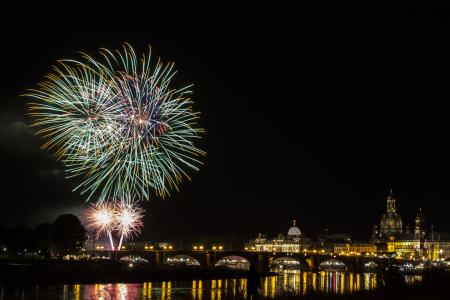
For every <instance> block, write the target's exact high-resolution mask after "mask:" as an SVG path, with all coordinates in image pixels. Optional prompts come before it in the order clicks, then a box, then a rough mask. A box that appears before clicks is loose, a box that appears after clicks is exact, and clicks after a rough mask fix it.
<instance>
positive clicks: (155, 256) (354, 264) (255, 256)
mask: <svg viewBox="0 0 450 300" xmlns="http://www.w3.org/2000/svg"><path fill="white" fill-rule="evenodd" d="M94 253H95V255H96V256H100V257H101V256H105V257H109V258H110V259H114V260H118V259H121V258H122V257H126V256H140V257H142V258H145V259H147V260H148V261H149V262H151V263H156V264H161V263H164V262H165V261H166V260H167V259H169V258H173V257H175V256H177V255H187V256H190V257H192V258H195V259H196V260H197V261H198V262H199V263H200V265H201V266H209V267H214V266H215V264H216V263H217V262H218V261H219V260H220V259H222V258H224V257H227V256H240V257H242V258H245V259H246V260H248V261H249V262H250V263H253V264H255V265H256V267H257V268H258V269H260V270H269V265H270V263H271V262H272V261H273V260H275V259H277V258H290V259H292V260H296V261H298V262H300V268H301V270H303V271H315V270H318V269H319V265H320V264H321V263H322V262H324V261H327V260H330V259H335V260H338V261H340V262H342V263H344V264H345V271H349V272H359V271H363V270H364V265H365V264H366V263H368V262H371V261H372V262H375V263H376V264H377V265H378V266H379V267H384V266H387V264H388V259H386V258H377V257H367V256H345V255H336V257H334V256H332V255H329V254H328V255H326V254H306V255H305V254H302V253H275V254H274V253H272V252H256V251H219V250H199V251H184V250H143V251H94ZM395 263H396V264H397V265H402V264H405V263H410V264H415V262H414V261H410V260H397V259H396V260H395Z"/></svg>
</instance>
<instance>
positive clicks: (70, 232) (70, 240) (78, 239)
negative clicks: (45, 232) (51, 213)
mask: <svg viewBox="0 0 450 300" xmlns="http://www.w3.org/2000/svg"><path fill="white" fill-rule="evenodd" d="M50 236H51V244H52V247H51V248H53V249H54V250H55V251H56V253H58V254H62V255H63V254H68V253H74V252H76V251H78V250H80V249H81V248H82V247H83V246H84V243H85V241H86V229H84V226H83V225H81V222H80V220H79V219H78V217H77V216H75V215H72V214H63V215H60V216H58V217H57V218H56V219H55V221H54V222H53V224H52V225H51V228H50Z"/></svg>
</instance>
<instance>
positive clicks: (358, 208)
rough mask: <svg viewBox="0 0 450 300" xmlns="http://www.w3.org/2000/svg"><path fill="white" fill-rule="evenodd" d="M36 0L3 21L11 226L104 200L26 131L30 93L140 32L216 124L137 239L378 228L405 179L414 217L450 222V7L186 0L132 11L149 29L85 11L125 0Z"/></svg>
mask: <svg viewBox="0 0 450 300" xmlns="http://www.w3.org/2000/svg"><path fill="white" fill-rule="evenodd" d="M33 5H34V4H30V5H29V6H26V7H20V10H19V7H17V9H16V10H14V9H13V10H12V11H20V12H21V13H20V15H17V20H18V24H19V25H17V26H15V27H14V30H10V31H6V32H5V38H4V39H5V41H7V43H8V45H9V46H8V47H3V48H2V50H1V51H2V54H3V57H4V58H6V59H7V61H6V62H5V63H4V64H5V70H7V71H5V73H6V72H7V73H8V76H7V78H5V79H4V80H3V81H2V83H3V91H4V93H3V94H2V96H1V99H2V104H3V109H2V111H1V112H0V125H1V128H2V129H1V131H0V144H1V148H0V153H1V154H2V157H3V158H4V161H5V163H4V171H3V172H2V180H1V182H2V185H1V188H2V190H3V191H4V192H5V196H4V199H3V201H2V210H1V213H0V223H1V224H2V225H3V226H11V225H13V224H15V223H18V222H23V223H26V224H28V225H29V226H35V225H37V224H38V223H42V222H52V221H53V219H54V218H55V217H56V216H57V215H59V214H61V213H66V212H70V213H74V214H77V215H80V213H81V211H82V209H83V205H84V206H87V205H89V203H90V202H89V203H85V200H86V198H87V197H85V196H84V195H80V194H79V192H78V191H75V192H72V190H73V189H74V187H75V186H76V185H77V184H79V183H80V182H79V181H77V180H76V179H75V180H74V179H64V175H65V171H66V170H65V167H64V166H63V164H62V163H61V162H57V161H56V160H55V159H54V157H52V155H53V153H52V152H51V151H47V150H40V147H41V146H42V144H43V140H42V139H41V138H40V137H39V136H35V129H34V128H32V127H28V126H29V125H30V124H31V123H32V120H31V119H30V118H29V117H28V116H27V115H26V114H27V113H28V112H27V107H26V103H27V102H30V101H31V100H30V99H29V98H26V97H20V95H22V94H26V93H27V91H26V89H29V88H36V84H37V83H38V82H41V81H42V80H44V76H45V75H47V74H48V73H49V72H50V71H51V66H52V65H55V64H56V63H55V62H56V61H57V60H59V59H76V58H78V57H79V54H78V51H81V52H86V53H93V54H95V53H98V49H99V48H102V47H105V48H110V49H118V48H119V47H120V45H121V44H123V43H124V42H128V43H129V44H130V45H132V46H133V48H134V49H135V50H136V52H137V53H143V52H146V51H147V49H148V45H151V47H152V53H153V54H152V55H154V56H153V58H159V57H160V58H161V61H164V62H172V61H173V62H174V63H175V69H176V70H177V71H178V73H177V74H176V76H175V77H174V83H175V85H176V86H187V85H189V84H194V86H193V88H192V90H193V92H194V93H193V95H192V97H191V98H192V100H193V101H194V102H195V109H196V110H198V111H200V112H201V114H200V119H199V126H200V127H202V128H205V134H203V135H202V138H201V139H200V140H199V142H198V147H199V148H200V149H202V150H205V151H206V153H207V155H206V156H205V157H204V158H202V162H204V165H202V166H201V167H200V170H199V171H197V172H194V171H193V170H189V171H192V172H189V176H190V177H191V179H192V181H189V180H188V179H184V180H183V181H182V182H181V184H180V185H179V189H180V190H179V191H178V192H177V191H176V190H173V189H172V190H171V191H170V192H171V197H166V198H164V199H162V198H161V197H156V196H153V197H150V201H141V202H139V203H140V204H141V205H142V206H143V208H144V209H145V211H146V213H145V217H144V219H143V224H144V227H143V228H142V234H141V236H140V237H139V240H155V241H165V239H177V238H180V237H183V236H193V235H198V236H203V235H207V234H215V235H221V234H227V235H231V234H235V235H238V236H240V237H242V238H245V239H250V238H255V237H256V236H257V234H258V233H266V234H268V235H270V236H272V237H274V236H276V235H277V234H278V233H280V232H279V231H281V230H284V231H286V230H285V228H289V227H290V226H291V224H292V223H291V220H297V226H298V227H299V228H300V230H301V231H302V233H303V232H304V233H306V234H307V235H308V236H309V237H310V238H315V237H316V236H317V235H319V234H322V233H323V232H324V231H325V229H328V230H329V231H331V230H333V232H335V233H338V232H340V231H341V230H342V232H344V233H347V232H350V234H351V236H352V238H353V239H355V240H368V239H369V238H370V235H371V230H372V226H373V223H374V222H375V223H376V224H379V222H380V219H381V215H382V214H383V213H384V212H385V210H386V207H385V205H386V197H388V195H389V190H390V189H391V188H392V189H393V192H394V195H395V197H396V200H397V212H399V213H400V214H401V215H402V221H403V225H404V226H406V224H407V223H408V222H409V223H410V225H411V226H412V224H413V222H414V218H415V216H416V215H417V213H418V211H419V209H420V208H422V211H423V213H424V214H425V215H426V217H427V220H430V222H432V223H429V224H428V226H431V225H434V228H435V230H437V231H444V232H445V231H447V232H448V231H450V226H449V225H448V223H447V222H446V220H445V217H444V212H445V211H448V209H450V204H449V201H448V200H447V199H449V196H450V191H449V190H448V188H447V186H448V181H449V175H448V169H449V167H450V162H449V159H448V153H449V152H450V151H449V150H450V146H448V142H446V140H447V139H448V138H447V132H448V129H449V126H448V120H447V118H448V117H447V115H448V111H449V108H450V107H449V106H450V104H449V102H448V100H447V99H448V97H449V95H448V91H447V89H446V85H447V82H448V76H449V75H448V74H447V73H448V72H447V71H446V70H447V69H448V65H449V64H450V59H449V55H448V51H447V48H446V39H447V36H446V33H445V31H444V30H443V27H444V26H442V24H443V22H444V18H440V17H439V16H436V15H420V14H419V11H420V8H419V7H416V6H414V5H413V4H411V7H409V9H411V11H412V12H411V13H409V12H408V13H405V12H404V11H403V10H402V9H403V7H402V6H401V5H400V4H398V5H399V6H398V7H396V8H393V9H392V11H391V13H387V12H384V13H377V12H375V11H373V10H370V9H369V8H365V7H361V8H360V9H346V8H343V7H335V9H331V8H329V9H320V8H314V13H311V10H310V8H308V7H306V6H302V5H300V4H297V5H293V4H292V5H286V6H284V5H283V6H282V5H280V6H272V5H269V4H267V5H266V4H264V3H261V4H260V5H259V6H258V9H255V7H253V6H250V5H249V6H248V7H246V6H244V5H242V6H240V7H239V9H236V7H234V6H232V5H229V6H227V5H224V6H221V5H219V4H214V5H213V4H211V6H202V7H197V6H195V5H194V6H189V7H179V9H177V10H176V11H174V12H172V14H173V15H172V17H173V18H171V20H170V22H169V24H170V26H165V25H163V24H166V21H167V20H166V17H165V16H164V15H162V14H161V15H158V14H156V15H152V18H151V20H148V22H149V23H146V22H144V21H143V20H144V18H142V17H143V16H145V9H142V12H137V14H138V16H133V17H132V16H123V15H122V16H120V17H122V18H123V21H124V22H125V23H127V24H133V22H135V20H138V21H136V22H137V23H136V27H135V30H129V28H128V27H127V26H124V27H120V26H112V28H113V30H105V28H102V27H101V26H93V27H92V26H91V24H87V23H80V21H79V20H78V19H77V18H78V17H77V16H79V15H80V14H86V17H88V18H91V19H93V20H94V19H95V20H97V21H98V23H99V24H102V23H107V22H106V21H107V20H108V19H109V18H110V17H111V16H109V17H106V15H108V13H107V12H108V11H109V10H111V11H115V10H116V9H117V7H116V6H115V5H114V4H111V5H110V6H107V7H104V6H101V5H99V4H93V5H92V6H91V9H90V10H89V11H88V12H86V11H85V7H84V6H83V5H82V4H78V5H74V6H70V5H69V6H67V7H65V6H64V5H68V4H61V6H60V7H49V8H48V9H45V10H44V9H42V8H40V9H39V10H38V11H39V12H40V13H39V14H36V13H35V12H36V8H37V7H34V6H33ZM154 7H155V6H149V7H148V8H147V9H154ZM69 8H70V9H69ZM65 9H67V13H66V10H65ZM103 10H104V11H103ZM99 11H103V13H102V14H99V13H98V12H99ZM186 13H187V14H186ZM141 14H142V15H141ZM419 15H420V17H419ZM112 16H114V17H117V18H118V17H119V15H118V14H117V12H116V11H115V13H114V14H113V15H112ZM413 16H416V17H413ZM140 20H142V21H140ZM146 20H147V19H146ZM269 20H270V21H269ZM54 24H64V26H55V25H54ZM149 24H150V25H149ZM355 24H357V25H355ZM2 25H3V28H9V25H10V24H9V23H8V21H7V20H6V19H4V20H2ZM133 28H134V27H133ZM153 58H152V59H153ZM154 61H156V59H155V60H154ZM6 195H7V196H6ZM284 231H283V232H282V233H283V234H284V233H285V232H284Z"/></svg>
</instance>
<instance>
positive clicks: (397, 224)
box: [370, 189, 403, 243]
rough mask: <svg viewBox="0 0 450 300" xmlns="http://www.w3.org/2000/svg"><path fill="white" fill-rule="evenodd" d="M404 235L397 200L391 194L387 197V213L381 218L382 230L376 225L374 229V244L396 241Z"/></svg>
mask: <svg viewBox="0 0 450 300" xmlns="http://www.w3.org/2000/svg"><path fill="white" fill-rule="evenodd" d="M402 233H403V223H402V217H401V215H399V214H398V213H397V207H396V200H395V198H394V195H393V193H392V189H391V192H390V194H389V196H388V197H387V208H386V213H385V214H384V215H383V216H382V217H381V222H380V230H377V226H376V225H375V224H374V226H373V228H372V236H371V239H370V241H371V242H372V243H383V242H384V243H385V242H387V241H389V240H394V239H395V238H396V237H398V236H400V235H401V234H402Z"/></svg>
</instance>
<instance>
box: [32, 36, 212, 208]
mask: <svg viewBox="0 0 450 300" xmlns="http://www.w3.org/2000/svg"><path fill="white" fill-rule="evenodd" d="M100 53H101V54H102V56H103V62H97V61H95V60H94V59H93V58H91V57H90V56H88V55H86V54H83V58H84V62H79V61H74V60H62V61H59V63H60V66H59V67H54V73H53V74H50V75H48V76H47V79H48V80H47V81H45V82H42V83H41V84H40V88H39V89H37V90H32V92H31V93H30V94H28V96H32V97H35V98H37V99H38V100H39V101H38V102H37V103H30V107H29V108H30V111H31V113H30V115H31V116H32V117H33V118H36V122H35V124H34V125H36V126H40V127H41V129H40V130H39V131H38V134H43V135H44V137H45V138H48V141H47V142H46V143H45V144H44V145H43V147H42V148H46V149H52V148H54V149H56V155H57V157H58V159H60V160H62V161H63V162H64V164H65V165H66V166H67V169H68V175H67V177H73V176H83V177H84V179H83V183H82V184H81V185H79V186H78V187H77V188H76V189H79V188H80V189H81V193H82V194H83V193H86V192H88V193H90V195H89V197H88V200H89V198H90V197H91V196H92V194H93V193H94V192H96V190H97V189H99V191H100V194H101V198H100V199H109V197H110V196H111V197H114V198H118V197H125V198H127V199H131V198H132V197H134V196H135V195H137V196H138V197H142V198H146V199H149V195H150V190H151V189H155V191H156V194H157V195H158V194H159V195H162V196H164V195H165V194H169V188H176V189H178V187H177V185H178V183H179V182H180V181H181V179H182V177H183V176H186V177H187V178H189V177H188V175H187V174H186V173H185V171H184V170H183V169H182V167H183V166H187V167H190V168H192V169H194V170H198V168H197V166H196V165H198V164H201V162H200V161H199V160H198V159H196V157H198V156H200V155H205V153H204V152H203V151H201V150H199V149H197V148H196V147H195V146H194V144H193V139H195V138H199V136H198V133H201V132H203V129H201V128H197V127H196V124H197V123H196V121H197V118H198V114H199V113H196V112H193V111H192V110H191V104H192V103H193V102H192V101H191V100H190V99H188V98H184V94H187V93H191V92H190V91H189V90H188V88H189V86H188V87H184V88H181V89H178V90H176V89H170V88H169V83H170V81H171V79H172V77H173V76H174V74H175V73H176V72H174V71H173V64H168V65H166V66H163V65H162V63H160V62H159V61H158V63H157V64H156V66H155V68H154V69H153V70H152V71H151V70H150V55H149V58H148V59H147V58H146V57H145V56H142V58H141V59H138V58H137V56H136V54H135V52H134V50H133V49H132V48H131V47H130V46H129V45H124V46H123V52H119V51H116V52H111V51H109V50H106V49H102V51H101V52H100Z"/></svg>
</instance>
